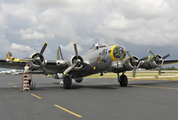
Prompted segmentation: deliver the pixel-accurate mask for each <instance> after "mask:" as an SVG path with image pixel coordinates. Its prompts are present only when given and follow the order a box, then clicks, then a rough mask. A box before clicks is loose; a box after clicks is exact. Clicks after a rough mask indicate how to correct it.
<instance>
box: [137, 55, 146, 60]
mask: <svg viewBox="0 0 178 120" xmlns="http://www.w3.org/2000/svg"><path fill="white" fill-rule="evenodd" d="M146 59H148V56H147V57H144V58H141V59H139V60H138V61H142V60H146Z"/></svg>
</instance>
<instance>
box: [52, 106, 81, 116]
mask: <svg viewBox="0 0 178 120" xmlns="http://www.w3.org/2000/svg"><path fill="white" fill-rule="evenodd" d="M54 106H55V107H57V108H60V109H62V110H64V111H66V112H68V113H70V114H72V115H75V116H77V117H82V116H81V115H78V114H76V113H74V112H72V111H70V110H67V109H65V108H63V107H61V106H59V105H56V104H54Z"/></svg>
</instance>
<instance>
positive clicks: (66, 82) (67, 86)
mask: <svg viewBox="0 0 178 120" xmlns="http://www.w3.org/2000/svg"><path fill="white" fill-rule="evenodd" d="M71 84H72V80H71V79H70V77H65V78H64V80H63V87H64V89H70V86H71Z"/></svg>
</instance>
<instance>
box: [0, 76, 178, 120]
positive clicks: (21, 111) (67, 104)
mask: <svg viewBox="0 0 178 120" xmlns="http://www.w3.org/2000/svg"><path fill="white" fill-rule="evenodd" d="M33 81H34V82H36V89H35V90H31V91H21V90H20V88H21V86H22V76H21V75H17V76H16V75H0V118H1V120H116V119H117V120H118V119H120V120H168V119H169V120H177V118H178V81H168V80H159V81H158V80H157V81H153V80H143V81H142V80H130V81H129V84H128V87H120V85H119V84H118V82H117V79H116V78H115V79H114V78H112V79H108V78H107V79H106V78H101V79H100V78H99V79H91V78H84V80H83V82H82V83H75V81H73V84H72V87H71V89H70V90H67V89H63V87H62V86H61V85H60V80H55V79H53V78H50V77H49V78H43V76H33Z"/></svg>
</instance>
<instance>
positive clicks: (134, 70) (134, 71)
mask: <svg viewBox="0 0 178 120" xmlns="http://www.w3.org/2000/svg"><path fill="white" fill-rule="evenodd" d="M135 74H136V66H134V68H133V78H135Z"/></svg>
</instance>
